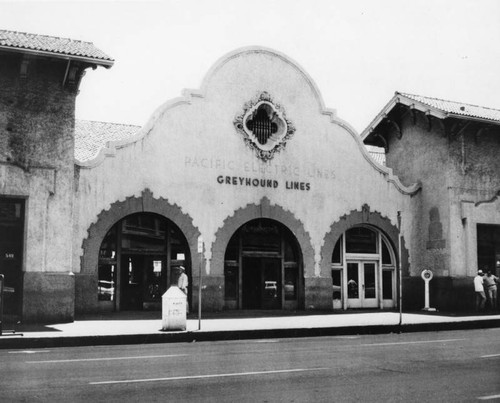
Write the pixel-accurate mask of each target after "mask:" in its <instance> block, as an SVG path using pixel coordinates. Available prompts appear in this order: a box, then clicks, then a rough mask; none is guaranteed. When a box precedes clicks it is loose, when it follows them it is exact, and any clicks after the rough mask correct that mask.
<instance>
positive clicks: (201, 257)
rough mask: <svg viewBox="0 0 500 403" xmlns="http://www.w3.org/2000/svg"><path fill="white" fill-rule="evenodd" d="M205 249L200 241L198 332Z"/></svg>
mask: <svg viewBox="0 0 500 403" xmlns="http://www.w3.org/2000/svg"><path fill="white" fill-rule="evenodd" d="M203 249H204V245H203V244H202V245H201V248H200V241H198V252H200V265H199V271H198V330H201V287H202V281H201V280H202V277H201V273H202V266H203Z"/></svg>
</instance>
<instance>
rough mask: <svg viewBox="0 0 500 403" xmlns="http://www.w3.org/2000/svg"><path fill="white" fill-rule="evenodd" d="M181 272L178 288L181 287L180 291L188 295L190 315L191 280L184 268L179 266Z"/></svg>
mask: <svg viewBox="0 0 500 403" xmlns="http://www.w3.org/2000/svg"><path fill="white" fill-rule="evenodd" d="M179 271H180V274H179V277H178V278H177V287H179V289H180V290H181V291H182V292H183V293H184V294H186V313H189V303H188V302H187V295H188V286H189V280H188V276H187V274H186V269H185V268H184V266H179Z"/></svg>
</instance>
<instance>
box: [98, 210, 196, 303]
mask: <svg viewBox="0 0 500 403" xmlns="http://www.w3.org/2000/svg"><path fill="white" fill-rule="evenodd" d="M179 266H184V268H185V269H186V274H187V275H188V277H189V276H190V267H189V266H190V259H189V247H188V245H187V241H186V239H185V237H184V235H183V234H182V232H181V231H180V229H179V228H178V227H177V226H176V225H175V224H174V223H172V222H171V221H169V220H168V219H166V218H164V217H161V216H159V215H156V214H152V213H138V214H133V215H130V216H128V217H126V218H124V219H123V220H121V221H120V222H118V223H117V224H115V225H114V226H113V228H111V229H110V231H109V232H108V233H107V234H106V236H105V237H104V239H103V241H102V244H101V249H100V250H99V266H98V300H99V302H100V307H101V308H102V309H106V310H108V309H110V310H113V309H118V310H126V309H134V310H143V309H153V310H157V309H161V296H162V295H163V294H164V293H165V291H166V290H167V289H168V287H170V285H172V284H177V278H178V276H179V270H177V269H178V267H179ZM188 290H189V291H190V290H191V288H190V287H188ZM117 301H119V306H118V305H115V304H116V302H117Z"/></svg>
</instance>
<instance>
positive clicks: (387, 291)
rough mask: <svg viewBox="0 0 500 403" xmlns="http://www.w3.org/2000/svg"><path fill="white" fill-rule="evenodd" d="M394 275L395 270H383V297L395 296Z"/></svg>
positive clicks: (390, 297)
mask: <svg viewBox="0 0 500 403" xmlns="http://www.w3.org/2000/svg"><path fill="white" fill-rule="evenodd" d="M393 277H394V270H383V271H382V298H383V299H392V298H393V287H392V283H393Z"/></svg>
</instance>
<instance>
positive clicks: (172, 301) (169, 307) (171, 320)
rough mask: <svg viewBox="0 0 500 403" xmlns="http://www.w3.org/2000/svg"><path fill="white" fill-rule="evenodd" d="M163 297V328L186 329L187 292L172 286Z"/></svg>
mask: <svg viewBox="0 0 500 403" xmlns="http://www.w3.org/2000/svg"><path fill="white" fill-rule="evenodd" d="M161 299H162V304H161V305H162V309H161V310H162V313H161V315H162V316H161V317H162V330H186V307H187V305H186V304H187V297H186V294H184V293H183V292H182V291H181V290H180V289H179V287H177V286H172V287H170V288H169V289H168V290H167V292H166V293H165V294H163V295H162V297H161Z"/></svg>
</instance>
